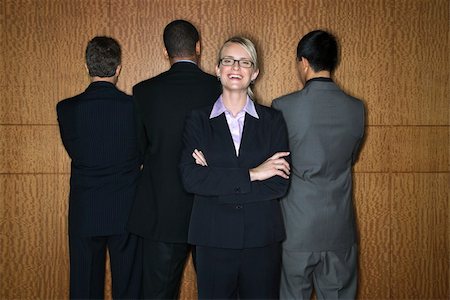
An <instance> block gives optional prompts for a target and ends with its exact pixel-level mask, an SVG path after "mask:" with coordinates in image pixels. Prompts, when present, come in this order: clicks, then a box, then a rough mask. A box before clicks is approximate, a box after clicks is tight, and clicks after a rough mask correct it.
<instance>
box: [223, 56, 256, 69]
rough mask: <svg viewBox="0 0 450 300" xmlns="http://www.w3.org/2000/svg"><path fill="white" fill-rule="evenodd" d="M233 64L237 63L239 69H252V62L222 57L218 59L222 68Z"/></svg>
mask: <svg viewBox="0 0 450 300" xmlns="http://www.w3.org/2000/svg"><path fill="white" fill-rule="evenodd" d="M235 62H237V63H238V65H239V67H241V68H251V67H253V62H252V61H251V60H248V59H234V58H231V57H224V58H221V59H220V63H221V64H222V66H234V63H235Z"/></svg>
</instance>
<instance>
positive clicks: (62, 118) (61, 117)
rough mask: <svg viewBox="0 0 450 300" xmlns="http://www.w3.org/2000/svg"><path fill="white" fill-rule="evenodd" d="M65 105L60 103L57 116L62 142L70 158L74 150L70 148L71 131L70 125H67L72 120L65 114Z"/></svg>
mask: <svg viewBox="0 0 450 300" xmlns="http://www.w3.org/2000/svg"><path fill="white" fill-rule="evenodd" d="M64 105H67V104H65V102H63V101H62V102H59V103H58V104H57V105H56V115H57V117H58V125H59V133H60V135H61V141H62V143H63V145H64V148H65V149H66V152H67V154H68V155H69V157H70V158H72V157H73V153H72V149H71V147H70V142H69V139H70V129H69V126H68V125H69V124H67V122H70V120H68V116H67V115H66V114H65V112H64Z"/></svg>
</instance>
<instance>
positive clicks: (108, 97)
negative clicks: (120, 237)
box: [56, 82, 140, 236]
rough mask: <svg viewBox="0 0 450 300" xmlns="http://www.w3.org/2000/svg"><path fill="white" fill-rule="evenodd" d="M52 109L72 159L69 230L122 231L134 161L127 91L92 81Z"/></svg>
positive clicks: (135, 173) (136, 170)
mask: <svg viewBox="0 0 450 300" xmlns="http://www.w3.org/2000/svg"><path fill="white" fill-rule="evenodd" d="M56 109H57V114H58V122H59V128H60V132H61V138H62V141H63V144H64V147H65V148H66V150H67V153H68V154H69V156H70V158H71V159H72V164H71V178H70V196H69V198H70V200H69V232H70V234H75V235H79V236H100V235H102V236H103V235H113V234H121V233H124V232H125V225H126V221H127V218H128V215H129V212H130V209H131V205H132V202H133V200H134V195H135V188H136V183H137V179H138V176H139V165H140V159H139V151H138V143H137V136H136V128H135V120H134V107H133V102H132V98H131V96H128V95H126V94H125V93H123V92H121V91H119V90H118V89H117V88H116V87H115V86H114V85H113V84H112V83H109V82H93V83H91V84H90V85H89V87H88V88H87V89H86V91H85V92H83V93H82V94H80V95H78V96H75V97H73V98H69V99H66V100H63V101H61V102H59V103H58V104H57V107H56Z"/></svg>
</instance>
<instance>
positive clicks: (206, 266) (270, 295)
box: [196, 243, 281, 299]
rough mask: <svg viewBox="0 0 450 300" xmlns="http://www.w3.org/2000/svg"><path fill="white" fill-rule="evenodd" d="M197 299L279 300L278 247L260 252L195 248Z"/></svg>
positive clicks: (272, 246) (253, 250)
mask: <svg viewBox="0 0 450 300" xmlns="http://www.w3.org/2000/svg"><path fill="white" fill-rule="evenodd" d="M196 252H197V286H198V297H199V299H278V297H279V289H280V274H281V246H280V243H275V244H271V245H268V246H266V247H260V248H247V249H224V248H212V247H201V246H197V247H196Z"/></svg>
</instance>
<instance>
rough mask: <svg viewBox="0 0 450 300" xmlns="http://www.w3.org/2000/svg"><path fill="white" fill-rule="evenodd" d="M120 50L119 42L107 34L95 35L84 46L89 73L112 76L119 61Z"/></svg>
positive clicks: (91, 74)
mask: <svg viewBox="0 0 450 300" xmlns="http://www.w3.org/2000/svg"><path fill="white" fill-rule="evenodd" d="M121 56H122V51H121V49H120V45H119V43H118V42H117V41H116V40H115V39H113V38H111V37H107V36H96V37H94V38H93V39H92V40H90V41H89V43H88V45H87V47H86V65H87V67H88V70H89V75H90V76H92V77H94V76H98V77H112V76H114V74H115V73H116V69H117V67H118V66H119V65H120V63H121Z"/></svg>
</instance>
